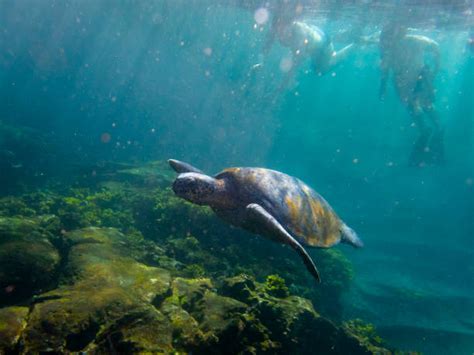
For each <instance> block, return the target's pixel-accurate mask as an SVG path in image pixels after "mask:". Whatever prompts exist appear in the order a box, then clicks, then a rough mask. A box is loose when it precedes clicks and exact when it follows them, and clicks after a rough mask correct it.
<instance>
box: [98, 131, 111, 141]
mask: <svg viewBox="0 0 474 355" xmlns="http://www.w3.org/2000/svg"><path fill="white" fill-rule="evenodd" d="M111 139H112V136H111V135H110V133H107V132H104V133H102V134H101V135H100V141H101V142H102V143H105V144H107V143H109V142H110V140H111Z"/></svg>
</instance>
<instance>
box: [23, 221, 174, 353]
mask: <svg viewBox="0 0 474 355" xmlns="http://www.w3.org/2000/svg"><path fill="white" fill-rule="evenodd" d="M64 243H65V245H67V246H68V247H69V250H68V253H67V263H66V268H65V273H64V275H63V276H62V278H61V283H62V285H61V286H60V287H59V288H57V289H56V290H53V291H50V292H48V293H45V294H43V295H41V296H39V297H38V298H37V299H36V301H35V304H34V305H33V309H32V312H31V314H30V317H29V322H28V326H27V327H26V330H25V332H24V333H23V337H22V341H23V344H24V349H25V351H27V352H42V351H47V350H48V349H50V350H51V349H52V350H54V351H59V352H67V351H80V350H84V349H87V348H91V349H93V348H95V347H101V346H102V347H104V346H109V345H107V344H106V345H104V344H105V343H103V342H102V343H101V342H100V337H99V340H98V341H99V343H98V344H97V343H95V340H96V337H97V336H98V335H99V332H101V334H106V333H107V331H106V330H107V329H109V330H110V331H111V332H112V334H114V337H115V338H114V339H115V340H116V341H117V342H116V343H115V344H112V345H110V346H112V347H113V346H116V347H118V348H120V347H121V346H123V347H124V348H130V349H132V348H133V349H139V350H140V351H157V349H158V348H160V349H163V350H165V349H170V347H171V345H170V342H169V341H168V340H170V339H171V333H170V335H169V336H165V337H163V339H164V342H165V343H163V344H159V342H158V341H155V342H154V343H153V346H152V347H151V348H149V349H148V348H147V347H146V345H144V343H142V342H141V340H138V335H139V334H142V333H143V332H142V331H140V330H139V329H140V328H141V327H140V324H143V322H144V321H143V319H148V320H149V319H150V317H152V318H153V317H154V319H155V318H156V319H155V321H153V322H151V324H157V323H160V321H159V320H160V319H162V318H163V316H162V315H161V314H160V313H157V312H158V311H157V310H156V309H154V307H153V306H152V305H151V303H152V301H153V300H154V299H155V298H160V297H161V298H163V295H164V294H166V293H167V292H168V289H169V286H170V281H171V279H170V273H169V272H168V271H166V270H164V269H160V268H156V267H150V266H147V265H144V264H142V263H140V262H138V261H136V260H135V259H134V258H131V257H129V256H128V254H129V252H128V251H129V245H128V239H127V237H126V236H125V235H123V234H122V233H120V232H118V231H117V230H115V229H112V228H86V229H82V230H77V231H73V232H71V233H67V234H66V235H65V236H64ZM150 314H153V315H150ZM145 315H147V316H146V317H145ZM127 322H128V323H127ZM160 324H161V323H160ZM119 325H121V326H119ZM160 327H162V328H163V327H165V328H166V324H164V325H163V324H161V325H160ZM104 329H105V330H104ZM117 329H120V332H119V333H118V331H117ZM117 334H120V335H117ZM143 334H144V333H143ZM103 336H105V337H107V336H108V335H103ZM111 336H112V335H111ZM143 336H144V337H146V335H143ZM148 337H149V335H148ZM133 339H135V340H133ZM140 339H142V338H140ZM166 339H167V340H166ZM142 340H143V339H142ZM134 341H135V342H139V343H140V345H136V344H135V343H134ZM143 341H144V340H143ZM149 341H151V340H149ZM125 343H126V344H125ZM101 344H102V345H101Z"/></svg>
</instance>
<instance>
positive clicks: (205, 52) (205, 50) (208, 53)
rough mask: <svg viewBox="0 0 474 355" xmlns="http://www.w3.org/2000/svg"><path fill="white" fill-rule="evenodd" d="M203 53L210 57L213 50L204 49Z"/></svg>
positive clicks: (209, 48)
mask: <svg viewBox="0 0 474 355" xmlns="http://www.w3.org/2000/svg"><path fill="white" fill-rule="evenodd" d="M203 53H204V54H205V55H207V56H208V57H210V56H211V55H212V48H211V47H206V48H204V49H203Z"/></svg>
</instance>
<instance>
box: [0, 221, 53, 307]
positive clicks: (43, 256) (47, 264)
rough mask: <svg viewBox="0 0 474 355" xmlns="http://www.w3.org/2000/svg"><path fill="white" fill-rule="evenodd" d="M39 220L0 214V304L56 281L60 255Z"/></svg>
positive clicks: (24, 295)
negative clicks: (0, 215) (1, 215)
mask: <svg viewBox="0 0 474 355" xmlns="http://www.w3.org/2000/svg"><path fill="white" fill-rule="evenodd" d="M52 239H53V235H52V234H51V233H49V232H48V231H47V230H46V229H44V228H43V227H41V223H40V221H38V220H33V219H27V218H22V217H12V218H8V217H0V304H8V303H12V302H18V300H21V299H27V298H28V297H30V296H32V295H33V294H35V293H38V292H40V291H42V290H43V291H45V290H47V289H48V288H50V287H52V286H54V285H55V282H56V276H57V274H56V271H57V267H58V265H59V262H60V256H59V253H58V251H57V250H56V248H55V247H54V246H53V244H52V243H51V240H52Z"/></svg>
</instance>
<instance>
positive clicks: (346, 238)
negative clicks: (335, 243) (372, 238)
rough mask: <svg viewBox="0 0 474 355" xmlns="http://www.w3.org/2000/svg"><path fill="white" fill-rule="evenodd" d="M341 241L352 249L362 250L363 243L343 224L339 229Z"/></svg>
mask: <svg viewBox="0 0 474 355" xmlns="http://www.w3.org/2000/svg"><path fill="white" fill-rule="evenodd" d="M341 241H342V242H343V243H347V244H350V245H352V246H353V247H354V248H362V247H363V246H364V242H362V240H360V238H359V237H358V236H357V233H356V232H354V230H353V229H352V228H350V227H348V226H347V225H346V224H345V223H342V227H341Z"/></svg>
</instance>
